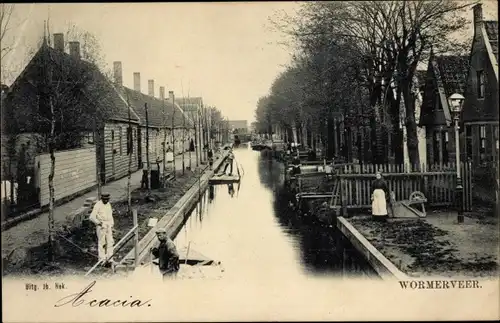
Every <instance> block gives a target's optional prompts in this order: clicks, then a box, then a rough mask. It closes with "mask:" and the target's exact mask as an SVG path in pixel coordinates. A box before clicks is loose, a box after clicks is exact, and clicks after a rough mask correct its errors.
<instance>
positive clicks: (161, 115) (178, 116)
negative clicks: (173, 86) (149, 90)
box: [121, 87, 183, 128]
mask: <svg viewBox="0 0 500 323" xmlns="http://www.w3.org/2000/svg"><path fill="white" fill-rule="evenodd" d="M121 91H122V93H123V97H124V98H125V100H127V99H128V100H129V102H130V105H131V106H132V108H133V109H134V111H135V112H136V113H137V115H138V116H139V117H140V123H141V125H143V126H145V125H146V110H145V104H147V106H148V124H149V126H150V127H157V128H162V127H165V126H166V127H167V128H171V127H172V117H174V127H182V126H183V119H182V111H180V110H179V108H178V107H176V108H177V109H176V110H175V115H174V107H173V105H172V103H171V102H170V101H169V100H161V99H158V98H155V97H152V96H149V95H146V94H144V93H142V92H138V91H135V90H132V89H130V88H127V87H123V88H122V89H121ZM164 123H165V124H164Z"/></svg>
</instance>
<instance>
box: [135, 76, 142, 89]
mask: <svg viewBox="0 0 500 323" xmlns="http://www.w3.org/2000/svg"><path fill="white" fill-rule="evenodd" d="M134 90H135V91H137V92H141V73H139V72H134Z"/></svg>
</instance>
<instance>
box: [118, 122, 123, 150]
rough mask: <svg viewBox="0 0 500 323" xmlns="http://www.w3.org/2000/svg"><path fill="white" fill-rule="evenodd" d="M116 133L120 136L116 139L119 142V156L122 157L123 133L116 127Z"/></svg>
mask: <svg viewBox="0 0 500 323" xmlns="http://www.w3.org/2000/svg"><path fill="white" fill-rule="evenodd" d="M118 133H119V134H120V136H119V137H118V138H119V139H118V140H119V141H120V142H119V144H118V146H119V147H120V155H123V131H122V128H121V127H118Z"/></svg>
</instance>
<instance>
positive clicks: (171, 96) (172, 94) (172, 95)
mask: <svg viewBox="0 0 500 323" xmlns="http://www.w3.org/2000/svg"><path fill="white" fill-rule="evenodd" d="M168 99H169V100H170V101H171V102H172V104H174V103H175V102H174V100H175V98H174V91H168Z"/></svg>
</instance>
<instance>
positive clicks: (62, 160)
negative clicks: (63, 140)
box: [35, 147, 97, 206]
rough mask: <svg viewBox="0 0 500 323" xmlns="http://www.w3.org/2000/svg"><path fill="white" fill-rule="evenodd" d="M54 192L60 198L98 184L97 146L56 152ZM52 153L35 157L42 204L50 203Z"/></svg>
mask: <svg viewBox="0 0 500 323" xmlns="http://www.w3.org/2000/svg"><path fill="white" fill-rule="evenodd" d="M55 158H56V160H55V173H54V193H55V199H56V201H57V200H60V199H62V198H64V197H67V196H69V195H72V194H75V193H78V192H81V191H83V190H85V189H87V188H89V187H92V186H94V185H97V181H96V155H95V147H91V148H84V149H74V150H67V151H60V152H56V153H55ZM49 173H50V155H49V154H43V155H38V156H37V157H36V158H35V180H36V185H37V186H38V187H39V188H40V204H41V206H44V205H48V204H49Z"/></svg>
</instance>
